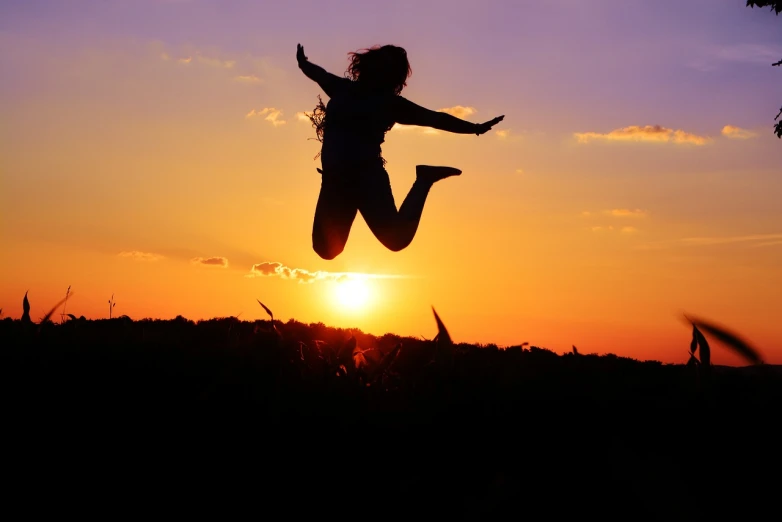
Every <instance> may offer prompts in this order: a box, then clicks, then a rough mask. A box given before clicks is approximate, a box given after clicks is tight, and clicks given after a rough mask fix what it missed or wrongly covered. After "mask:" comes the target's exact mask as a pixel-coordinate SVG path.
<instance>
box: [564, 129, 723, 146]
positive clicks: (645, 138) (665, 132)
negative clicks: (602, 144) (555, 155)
mask: <svg viewBox="0 0 782 522" xmlns="http://www.w3.org/2000/svg"><path fill="white" fill-rule="evenodd" d="M573 136H575V138H576V140H577V141H578V143H589V142H592V141H619V142H646V143H674V144H680V145H681V144H689V145H705V144H706V143H709V142H710V141H711V138H708V137H706V136H698V135H697V134H692V133H689V132H685V131H683V130H674V129H669V128H666V127H663V126H661V125H645V126H643V127H641V126H638V125H631V126H629V127H623V128H621V129H614V130H612V131H611V132H607V133H599V132H576V133H574V134H573Z"/></svg>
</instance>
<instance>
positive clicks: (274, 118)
mask: <svg viewBox="0 0 782 522" xmlns="http://www.w3.org/2000/svg"><path fill="white" fill-rule="evenodd" d="M280 116H282V111H281V110H279V109H275V108H274V107H264V108H263V109H261V110H259V111H256V110H255V109H253V110H251V111H250V112H248V113H247V114H246V115H245V116H244V117H245V118H247V119H248V120H249V119H251V118H260V117H264V118H263V119H264V120H266V121H268V122H269V123H271V124H272V125H274V126H275V127H278V126H280V125H285V123H286V121H285V120H283V119H281V118H280Z"/></svg>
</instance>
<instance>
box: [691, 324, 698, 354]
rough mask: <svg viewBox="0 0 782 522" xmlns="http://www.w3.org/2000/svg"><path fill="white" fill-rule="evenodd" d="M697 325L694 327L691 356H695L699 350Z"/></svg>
mask: <svg viewBox="0 0 782 522" xmlns="http://www.w3.org/2000/svg"><path fill="white" fill-rule="evenodd" d="M695 330H696V328H695V325H692V342H690V355H695V351H696V350H697V349H698V335H697V334H696V333H695Z"/></svg>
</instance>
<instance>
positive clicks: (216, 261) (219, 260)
mask: <svg viewBox="0 0 782 522" xmlns="http://www.w3.org/2000/svg"><path fill="white" fill-rule="evenodd" d="M191 261H192V262H193V263H194V264H196V265H206V266H219V267H220V268H228V259H226V258H224V257H194V258H193V259H191Z"/></svg>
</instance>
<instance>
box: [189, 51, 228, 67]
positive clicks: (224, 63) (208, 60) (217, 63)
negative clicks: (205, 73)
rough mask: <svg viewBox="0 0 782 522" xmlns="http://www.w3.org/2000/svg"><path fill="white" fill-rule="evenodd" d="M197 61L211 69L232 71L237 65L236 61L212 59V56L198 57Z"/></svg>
mask: <svg viewBox="0 0 782 522" xmlns="http://www.w3.org/2000/svg"><path fill="white" fill-rule="evenodd" d="M196 59H197V60H198V61H199V63H203V64H204V65H209V66H210V67H223V68H225V69H231V68H233V66H234V65H236V60H221V59H219V58H212V57H210V56H204V55H201V54H199V55H196Z"/></svg>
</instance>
